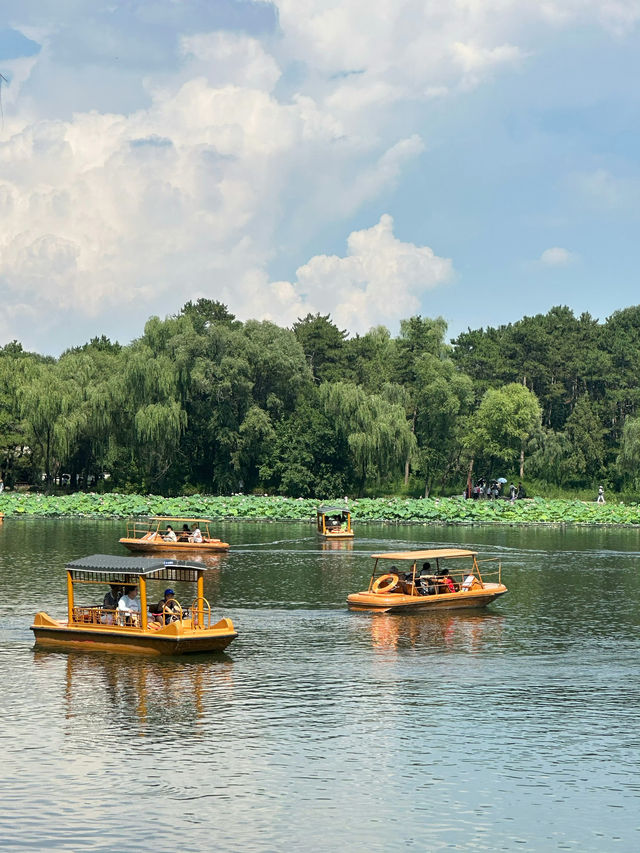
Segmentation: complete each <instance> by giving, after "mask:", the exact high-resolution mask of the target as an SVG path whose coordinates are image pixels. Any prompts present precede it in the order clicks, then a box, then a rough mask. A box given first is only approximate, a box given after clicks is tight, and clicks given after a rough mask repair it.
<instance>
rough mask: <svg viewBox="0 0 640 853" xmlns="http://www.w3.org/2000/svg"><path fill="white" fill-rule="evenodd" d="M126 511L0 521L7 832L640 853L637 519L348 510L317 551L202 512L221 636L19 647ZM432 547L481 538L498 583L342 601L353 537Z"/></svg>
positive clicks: (142, 844)
mask: <svg viewBox="0 0 640 853" xmlns="http://www.w3.org/2000/svg"><path fill="white" fill-rule="evenodd" d="M121 528H122V525H121V524H118V523H116V522H103V521H101V522H98V521H89V520H86V521H59V520H58V521H54V520H46V521H45V520H42V521H38V520H27V519H25V520H15V519H9V520H7V521H6V522H5V524H4V526H2V527H0V592H1V594H0V602H2V604H0V608H1V612H2V617H3V618H2V622H1V625H2V628H1V630H0V675H1V678H2V685H3V689H2V692H1V694H0V695H1V697H2V699H1V715H0V720H1V722H0V726H1V727H2V732H3V735H4V737H3V756H2V758H3V761H2V767H1V769H0V779H1V780H2V781H1V787H0V793H1V796H2V800H1V801H2V809H1V810H0V847H2V848H3V849H7V850H44V849H58V850H71V851H78V850H103V851H111V850H127V851H137V850H144V851H148V850H150V849H162V850H165V849H169V848H171V847H174V846H175V847H176V848H177V849H182V850H185V851H200V850H203V851H204V850H209V849H212V850H228V851H243V853H245V851H246V853H251V851H260V853H264V851H282V850H289V851H305V853H313V851H333V850H338V849H343V850H349V851H384V853H387V852H388V851H396V850H398V851H399V850H403V851H405V850H415V851H423V850H428V851H438V850H446V849H449V850H456V849H457V850H461V849H464V850H474V851H481V850H520V849H524V850H535V851H546V850H573V851H582V853H585V851H598V853H601V852H602V851H625V852H626V851H636V850H640V776H639V773H638V767H639V765H640V733H639V732H640V726H639V722H638V717H639V714H638V711H639V710H640V687H639V685H640V634H639V630H638V629H639V626H640V607H639V602H640V576H639V572H638V566H639V563H640V560H639V557H640V532H639V531H638V530H631V531H618V530H597V531H593V530H588V529H579V530H575V529H574V530H562V529H542V528H540V529H532V530H522V529H516V528H489V527H461V528H447V527H435V526H402V527H397V526H391V525H388V526H385V525H366V526H365V525H359V526H358V528H357V531H356V533H357V537H358V538H357V539H356V540H355V542H353V543H345V544H342V543H340V544H339V543H331V547H327V549H326V550H325V549H323V546H322V544H321V543H319V542H317V541H316V539H315V537H314V535H313V527H312V525H310V524H285V523H282V524H274V523H270V524H268V523H264V524H244V523H236V524H228V525H220V527H219V528H218V530H219V531H220V533H219V535H221V536H222V538H224V539H226V540H227V541H229V542H230V543H231V544H232V547H233V550H232V552H231V553H229V554H228V555H224V556H221V557H219V558H216V562H215V563H214V565H213V567H212V571H211V574H210V577H209V578H208V580H207V582H206V589H205V595H206V596H207V597H208V598H209V600H210V601H211V602H212V603H215V610H216V613H220V615H227V616H230V617H231V618H232V619H233V620H234V622H235V624H236V628H237V629H238V631H239V632H240V636H239V638H238V639H237V640H236V641H235V642H234V643H233V644H232V645H231V646H230V647H229V649H228V653H227V654H225V655H220V654H218V655H205V656H194V657H192V658H190V659H182V658H181V659H177V658H171V659H162V660H148V659H145V658H142V657H127V656H118V655H109V654H100V653H81V652H64V653H59V652H44V651H39V650H35V649H34V647H33V637H32V634H31V631H30V630H29V625H30V624H31V620H32V618H33V615H34V613H35V612H36V611H37V610H41V609H42V610H47V611H48V612H49V613H51V614H52V615H57V616H61V615H63V614H64V612H65V607H66V598H65V584H64V573H63V571H62V567H63V565H64V563H65V562H66V561H67V560H69V559H72V558H75V557H79V556H84V555H86V554H91V553H96V552H101V553H112V554H118V553H121V554H124V551H123V550H121V549H120V546H119V545H118V544H117V538H118V536H119V535H121ZM449 543H455V544H460V545H464V546H465V547H470V548H477V549H479V550H481V551H482V553H483V554H486V555H487V556H496V557H499V558H500V559H501V561H502V565H503V579H504V581H505V582H506V584H507V586H508V587H509V595H507V596H505V597H504V598H502V599H500V600H499V601H498V602H496V603H495V604H493V605H492V606H491V607H490V608H489V609H488V610H487V611H485V612H479V613H476V614H469V613H455V612H451V613H448V614H447V613H440V614H431V615H429V614H409V615H400V614H396V615H393V614H368V613H350V612H348V611H347V610H346V607H345V598H346V596H347V594H348V593H349V592H352V591H357V590H358V589H361V588H362V587H363V585H364V583H365V580H366V578H367V577H368V573H369V572H370V568H371V566H370V563H371V560H370V558H369V556H368V555H369V554H370V553H372V552H374V551H377V550H384V549H387V548H389V549H399V548H402V549H404V548H416V547H423V546H431V545H436V546H437V545H440V544H449ZM160 592H161V590H160V589H158V593H160ZM177 592H178V593H179V590H177ZM100 598H101V595H100V596H98V600H99V599H100ZM185 598H186V596H185Z"/></svg>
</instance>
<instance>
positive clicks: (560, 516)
mask: <svg viewBox="0 0 640 853" xmlns="http://www.w3.org/2000/svg"><path fill="white" fill-rule="evenodd" d="M317 504H318V501H315V500H296V499H294V498H279V497H259V496H255V495H246V496H245V495H236V496H233V497H214V496H208V495H191V496H188V497H177V498H164V497H161V496H159V495H117V494H106V495H98V494H85V493H82V492H77V493H74V494H70V495H56V496H51V495H43V494H21V493H16V492H3V493H2V494H0V512H4V514H5V516H6V517H7V518H11V517H20V516H23V517H24V516H39V517H47V516H48V517H69V518H74V517H75V518H100V517H102V518H129V517H132V516H147V515H172V516H185V517H199V516H202V517H206V518H213V519H216V518H217V519H255V520H261V519H263V520H303V521H304V520H307V521H311V520H312V519H314V518H315V510H316V506H317ZM349 507H350V509H351V511H352V513H353V520H354V523H357V522H358V521H359V520H360V521H396V522H416V523H421V522H436V523H438V522H439V523H445V524H456V523H459V524H470V523H471V524H472V523H500V524H540V523H555V524H558V523H570V524H640V505H638V504H629V505H626V504H623V503H608V504H605V505H603V506H602V505H598V504H596V503H595V502H583V501H577V500H549V499H543V498H535V499H534V500H527V501H516V502H515V504H511V503H509V501H505V500H499V501H471V500H468V501H465V500H463V499H462V498H459V497H456V498H436V499H433V500H429V499H426V500H418V499H412V498H390V499H389V498H361V499H360V500H353V501H350V502H349Z"/></svg>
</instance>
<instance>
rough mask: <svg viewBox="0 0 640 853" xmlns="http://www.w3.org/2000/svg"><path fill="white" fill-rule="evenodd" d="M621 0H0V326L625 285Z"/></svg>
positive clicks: (631, 236)
mask: <svg viewBox="0 0 640 853" xmlns="http://www.w3.org/2000/svg"><path fill="white" fill-rule="evenodd" d="M639 26H640V2H639V0H536V2H533V0H459V2H456V3H449V2H446V3H445V2H444V0H442V2H441V0H436V2H434V0H431V2H427V0H367V2H365V0H341V1H340V2H337V0H336V2H334V0H279V2H274V3H268V2H257V0H256V2H245V0H242V2H240V0H237V2H236V1H235V0H216V2H210V0H129V2H126V3H125V2H117V0H111V2H108V3H107V2H101V0H96V1H95V2H93V3H91V4H87V3H86V2H83V0H22V2H21V3H20V4H15V3H8V2H6V0H0V73H2V74H4V76H5V77H6V78H7V79H8V81H9V82H8V84H5V85H3V87H2V93H1V94H2V107H3V120H2V126H1V128H0V215H1V216H2V222H3V228H2V229H1V230H0V297H1V298H2V304H3V311H2V314H1V316H0V345H1V344H4V343H7V342H8V341H10V340H13V339H18V340H20V341H21V342H22V343H23V345H24V346H25V347H26V348H28V349H34V350H37V351H40V352H47V353H51V354H54V355H55V354H58V353H59V352H60V351H62V350H63V349H65V348H66V347H68V346H71V345H77V344H81V343H84V342H85V341H87V340H88V339H89V338H90V337H92V336H93V335H100V334H103V333H104V334H107V335H108V336H109V337H111V338H112V339H114V340H115V339H117V340H120V341H121V342H123V343H124V342H127V341H129V340H131V339H132V338H134V337H137V336H138V335H140V334H141V333H142V330H143V325H144V322H145V320H146V319H147V318H148V317H149V316H150V315H151V314H158V315H160V316H164V315H166V314H171V313H175V312H177V311H178V310H179V309H180V307H181V306H182V305H183V304H184V303H185V302H186V301H187V300H189V299H198V298H200V297H207V298H211V299H219V300H221V301H222V302H224V303H226V304H227V305H228V306H229V308H230V309H231V310H232V311H233V312H234V313H235V314H236V315H237V316H238V317H239V318H240V319H243V320H246V319H249V318H252V317H255V318H258V319H269V320H272V321H274V322H276V323H279V324H280V325H284V326H288V325H291V323H292V322H294V321H295V319H296V318H297V317H300V316H304V315H305V314H306V313H307V312H308V311H311V312H316V311H320V312H322V313H330V314H331V315H332V317H333V319H334V320H335V321H336V322H337V323H338V325H339V326H340V327H341V328H345V329H347V330H348V331H349V332H350V333H351V334H354V333H356V332H358V333H363V332H365V331H367V329H368V328H370V327H371V326H374V325H378V324H383V325H386V326H387V327H388V328H389V329H390V330H391V331H392V333H393V334H395V333H397V330H398V324H399V321H400V320H401V319H402V318H404V317H409V316H411V315H413V314H417V313H420V314H423V315H425V316H437V315H441V316H443V317H444V318H445V319H446V320H447V322H448V324H449V331H450V334H451V335H452V336H453V335H456V334H458V333H459V332H460V331H463V330H465V329H466V328H467V327H471V328H476V327H478V326H486V325H497V324H501V323H506V322H510V321H515V320H518V319H519V318H520V317H522V316H523V315H525V314H535V313H538V312H545V311H547V310H548V309H549V308H551V307H552V306H553V305H558V304H562V305H568V306H569V307H571V308H572V309H573V310H574V312H576V313H577V314H579V313H582V312H583V311H588V312H590V313H591V314H592V315H593V316H595V317H598V318H599V319H600V320H604V319H605V318H606V317H607V316H609V315H610V314H611V313H613V312H614V311H615V310H618V309H620V308H624V307H626V306H628V305H633V304H636V303H638V302H639V301H640V299H639V298H638V296H637V295H636V290H637V288H636V267H637V258H638V253H639V249H638V242H639V241H638V238H637V231H638V199H639V196H640V170H639V164H638V160H639V150H638V143H637V139H638V132H637V131H638V124H639V122H640V118H639V116H640V111H639V110H638V100H639V98H640V95H639V94H638V91H637V86H636V83H635V81H636V79H637V77H638V65H639V64H640V51H639V50H638V47H639V44H638V42H639V32H638V28H639Z"/></svg>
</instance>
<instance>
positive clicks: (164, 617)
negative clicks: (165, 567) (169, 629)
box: [150, 589, 180, 625]
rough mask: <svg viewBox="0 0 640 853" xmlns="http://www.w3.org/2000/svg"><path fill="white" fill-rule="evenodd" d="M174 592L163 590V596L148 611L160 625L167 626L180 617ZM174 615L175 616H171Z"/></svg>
mask: <svg viewBox="0 0 640 853" xmlns="http://www.w3.org/2000/svg"><path fill="white" fill-rule="evenodd" d="M174 595H175V593H174V591H173V590H172V589H165V591H164V595H163V596H162V598H161V599H160V601H159V602H158V603H157V604H154V605H153V607H152V608H151V610H150V613H151V615H152V617H153V619H154V621H156V622H162V624H163V625H164V624H168V623H169V622H174V621H175V620H176V619H179V617H180V610H179V605H178V602H177V601H176V600H175V598H174ZM172 614H175V615H172Z"/></svg>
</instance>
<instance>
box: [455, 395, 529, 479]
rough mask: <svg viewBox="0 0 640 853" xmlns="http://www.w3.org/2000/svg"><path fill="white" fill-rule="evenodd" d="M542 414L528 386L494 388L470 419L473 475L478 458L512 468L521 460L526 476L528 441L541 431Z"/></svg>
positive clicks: (468, 443)
mask: <svg viewBox="0 0 640 853" xmlns="http://www.w3.org/2000/svg"><path fill="white" fill-rule="evenodd" d="M541 419H542V412H541V410H540V404H539V403H538V398H537V397H536V395H535V394H534V393H533V391H529V389H528V388H526V387H525V386H524V385H521V384H520V383H518V382H510V383H509V384H508V385H504V386H503V387H502V388H490V389H489V390H488V391H486V392H485V394H484V396H483V398H482V400H481V401H480V405H479V406H478V408H477V410H476V411H475V412H474V413H473V416H472V417H471V418H470V419H469V422H468V430H467V433H466V436H465V438H464V441H465V444H466V446H467V447H468V449H469V450H470V451H471V463H470V466H469V475H471V472H472V470H473V460H474V458H476V457H478V456H482V457H484V458H489V459H498V460H500V461H501V462H504V463H505V464H508V465H511V464H513V463H514V462H516V460H518V461H519V466H520V477H521V478H522V477H523V476H524V453H525V446H526V443H527V441H528V440H529V439H530V438H531V437H532V436H533V435H534V434H535V433H536V432H537V431H538V430H539V429H540V424H541Z"/></svg>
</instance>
